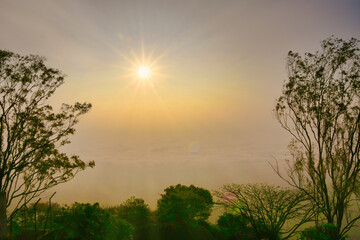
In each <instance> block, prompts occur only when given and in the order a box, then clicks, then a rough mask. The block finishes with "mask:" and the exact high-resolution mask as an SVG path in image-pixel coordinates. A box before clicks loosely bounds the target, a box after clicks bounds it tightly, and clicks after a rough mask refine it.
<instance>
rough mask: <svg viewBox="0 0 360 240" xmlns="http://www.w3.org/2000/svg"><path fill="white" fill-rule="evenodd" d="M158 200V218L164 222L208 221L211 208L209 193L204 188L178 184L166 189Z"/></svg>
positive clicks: (211, 200)
mask: <svg viewBox="0 0 360 240" xmlns="http://www.w3.org/2000/svg"><path fill="white" fill-rule="evenodd" d="M164 191H165V194H161V199H159V200H158V204H157V206H158V217H159V220H160V221H164V222H175V221H179V220H181V221H185V222H201V221H205V220H207V219H208V217H209V216H210V214H211V209H212V206H213V204H214V203H213V199H212V196H211V194H210V192H209V191H208V190H206V189H204V188H200V187H195V186H193V185H190V186H189V187H187V186H184V185H181V184H178V185H176V186H170V187H168V188H166V189H165V190H164Z"/></svg>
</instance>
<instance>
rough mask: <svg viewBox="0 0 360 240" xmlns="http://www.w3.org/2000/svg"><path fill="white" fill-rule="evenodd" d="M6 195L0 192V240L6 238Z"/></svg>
mask: <svg viewBox="0 0 360 240" xmlns="http://www.w3.org/2000/svg"><path fill="white" fill-rule="evenodd" d="M6 224H7V218H6V193H5V192H0V240H2V239H5V238H6Z"/></svg>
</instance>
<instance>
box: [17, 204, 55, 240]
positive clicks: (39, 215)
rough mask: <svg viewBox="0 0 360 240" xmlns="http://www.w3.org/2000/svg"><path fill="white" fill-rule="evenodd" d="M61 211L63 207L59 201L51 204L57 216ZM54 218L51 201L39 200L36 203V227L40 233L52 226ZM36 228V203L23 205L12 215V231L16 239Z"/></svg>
mask: <svg viewBox="0 0 360 240" xmlns="http://www.w3.org/2000/svg"><path fill="white" fill-rule="evenodd" d="M60 212H61V207H60V205H59V204H58V203H52V204H51V215H52V216H56V215H58V214H59V213H60ZM51 221H52V219H50V208H49V203H42V202H39V203H38V204H36V227H37V232H38V234H39V235H40V234H41V233H42V232H44V230H49V229H51V228H52V222H51ZM34 229H35V206H34V204H31V205H29V206H28V207H25V206H24V207H22V208H21V209H19V210H18V211H17V212H16V213H14V214H13V217H12V231H13V238H14V239H22V238H24V236H26V235H28V234H29V233H31V232H34Z"/></svg>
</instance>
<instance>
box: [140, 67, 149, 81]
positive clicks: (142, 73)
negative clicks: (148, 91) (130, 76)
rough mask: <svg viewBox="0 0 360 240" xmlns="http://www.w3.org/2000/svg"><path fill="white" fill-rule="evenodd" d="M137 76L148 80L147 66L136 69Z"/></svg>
mask: <svg viewBox="0 0 360 240" xmlns="http://www.w3.org/2000/svg"><path fill="white" fill-rule="evenodd" d="M137 74H138V76H139V77H140V78H148V77H149V76H150V68H149V67H147V66H141V67H139V68H138V70H137Z"/></svg>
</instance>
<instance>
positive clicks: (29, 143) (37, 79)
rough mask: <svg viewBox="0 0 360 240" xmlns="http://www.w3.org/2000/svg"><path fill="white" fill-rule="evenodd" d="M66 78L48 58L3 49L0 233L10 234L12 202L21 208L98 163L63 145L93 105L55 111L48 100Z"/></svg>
mask: <svg viewBox="0 0 360 240" xmlns="http://www.w3.org/2000/svg"><path fill="white" fill-rule="evenodd" d="M63 82H64V75H63V74H62V73H61V72H60V71H59V70H57V69H54V68H50V67H47V66H45V64H44V58H41V57H39V56H34V55H30V56H20V55H18V54H15V53H12V52H9V51H2V50H0V238H2V237H4V236H5V235H6V222H7V215H6V209H7V207H9V206H10V204H13V206H14V211H13V212H16V211H17V210H18V209H19V208H20V207H21V206H22V205H24V204H26V203H28V202H29V201H31V200H32V199H33V198H35V197H38V196H39V195H40V194H41V193H42V192H44V191H45V190H47V189H48V188H50V187H52V186H55V185H57V184H60V183H63V182H66V181H69V180H70V179H72V178H73V177H74V175H75V174H76V173H77V172H78V171H80V170H84V169H85V168H86V167H88V166H90V167H93V166H94V162H89V163H85V162H83V161H81V160H80V158H79V157H78V156H76V155H73V156H68V155H67V154H65V153H62V152H61V151H60V150H59V147H61V146H63V145H65V144H67V143H69V140H68V137H69V136H70V135H71V134H73V133H74V132H75V129H74V125H75V124H76V123H77V122H78V119H79V116H80V115H82V114H84V113H86V112H88V111H89V109H90V108H91V104H89V103H82V104H81V103H75V105H67V104H63V105H62V107H61V109H60V112H58V113H54V111H53V109H52V107H51V106H50V105H48V104H47V103H46V102H47V100H48V99H49V97H51V96H52V94H53V93H54V92H55V90H56V89H57V88H58V87H59V86H60V85H61V84H62V83H63Z"/></svg>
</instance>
